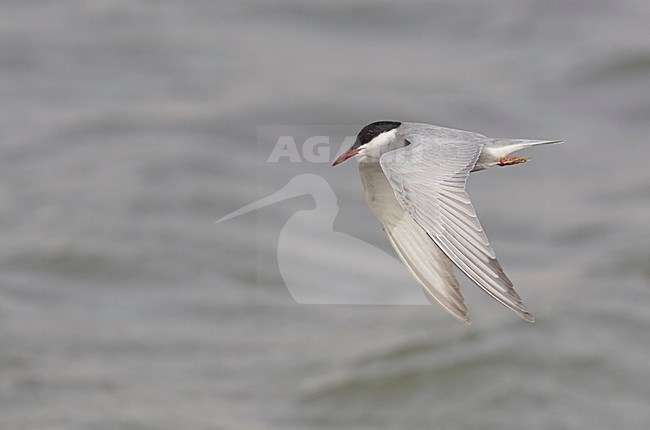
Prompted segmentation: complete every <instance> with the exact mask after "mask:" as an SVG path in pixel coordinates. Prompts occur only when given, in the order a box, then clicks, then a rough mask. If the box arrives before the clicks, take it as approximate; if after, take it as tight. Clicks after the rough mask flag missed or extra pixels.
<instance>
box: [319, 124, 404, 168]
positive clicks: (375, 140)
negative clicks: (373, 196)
mask: <svg viewBox="0 0 650 430" xmlns="http://www.w3.org/2000/svg"><path fill="white" fill-rule="evenodd" d="M400 125H402V123H401V122H398V121H377V122H373V123H371V124H368V125H367V126H365V127H363V128H362V129H361V131H360V132H359V134H358V135H357V140H356V141H355V142H354V145H352V147H350V149H348V150H347V151H345V152H344V153H343V154H342V155H341V156H340V157H339V158H337V159H336V161H334V164H332V167H334V166H336V165H337V164H341V163H342V162H344V161H345V160H347V159H348V158H352V157H354V156H355V155H362V156H363V155H367V156H374V157H376V158H379V156H380V155H381V154H383V153H384V152H386V149H387V148H388V146H389V145H390V144H391V143H392V142H393V141H394V138H395V134H396V133H397V127H399V126H400Z"/></svg>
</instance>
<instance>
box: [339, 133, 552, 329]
mask: <svg viewBox="0 0 650 430" xmlns="http://www.w3.org/2000/svg"><path fill="white" fill-rule="evenodd" d="M546 143H559V141H541V140H522V139H491V138H488V137H485V136H483V135H481V134H478V133H473V132H469V131H461V130H454V129H450V128H444V127H438V126H434V125H430V124H420V123H406V122H404V123H400V122H396V121H380V122H375V123H372V124H369V125H367V126H366V127H364V128H363V129H362V130H361V132H360V133H359V135H358V137H357V141H356V142H355V144H354V145H353V146H352V148H350V149H349V150H348V151H347V152H346V153H344V154H343V155H342V156H341V157H339V158H338V159H337V160H336V161H335V162H334V165H337V164H339V163H341V162H343V161H345V160H346V159H348V158H350V157H353V156H359V157H360V164H359V172H360V175H361V181H362V182H363V186H364V189H365V197H366V202H367V203H368V206H369V207H370V210H371V212H372V214H373V215H374V217H375V219H376V220H377V221H378V223H379V224H380V226H381V227H382V228H383V230H384V231H385V232H386V234H387V236H388V239H389V241H390V243H391V245H392V246H393V247H394V248H395V251H396V252H397V255H398V256H399V257H400V259H401V260H402V262H403V263H404V264H405V265H406V267H407V268H408V270H409V272H410V273H411V275H412V276H413V277H414V278H415V279H416V280H417V281H418V283H419V284H420V285H421V286H422V288H423V289H424V291H425V293H426V294H427V296H428V297H430V298H433V299H435V300H436V301H437V302H438V303H440V304H441V305H442V306H443V307H444V308H445V309H446V310H447V312H449V313H450V314H451V315H453V316H454V317H455V318H457V319H458V320H460V321H461V322H464V323H467V324H468V323H469V316H468V313H467V308H466V306H465V304H464V301H463V296H462V295H461V293H460V289H459V285H458V280H457V279H456V277H455V275H454V273H453V266H454V265H456V266H457V267H458V268H459V269H460V270H462V271H463V272H464V273H465V274H466V275H467V276H468V277H469V278H470V279H471V280H472V281H474V282H475V283H476V284H477V285H478V286H480V287H481V288H482V289H483V290H484V291H486V292H487V293H488V294H489V295H490V296H492V297H493V298H494V299H496V300H497V301H499V302H500V303H502V304H503V305H504V306H506V307H508V308H509V309H511V310H513V311H514V312H515V313H517V314H518V315H519V316H520V317H522V318H523V319H525V320H527V321H531V322H532V321H533V320H534V319H533V316H532V315H531V314H530V313H529V312H528V310H527V309H526V307H525V306H524V304H523V303H522V301H521V298H520V297H519V295H518V294H517V293H516V291H515V290H514V288H513V286H512V282H511V281H510V280H509V279H508V277H507V276H506V275H505V273H504V271H503V269H502V268H501V265H500V264H499V262H498V261H497V258H496V255H495V253H494V251H493V250H492V248H491V247H490V244H489V242H488V239H487V237H486V235H485V233H484V231H483V228H482V227H481V225H480V223H479V221H478V218H477V216H476V212H475V211H474V208H473V207H472V204H471V202H470V200H469V197H468V195H467V193H466V192H465V182H466V180H467V177H468V176H469V173H470V172H474V171H479V170H484V169H487V168H489V167H492V166H496V165H501V166H506V165H511V164H519V163H522V162H525V161H527V160H528V159H527V158H522V157H508V155H509V154H510V153H512V152H514V151H517V150H520V149H522V148H526V147H529V146H534V145H541V144H546Z"/></svg>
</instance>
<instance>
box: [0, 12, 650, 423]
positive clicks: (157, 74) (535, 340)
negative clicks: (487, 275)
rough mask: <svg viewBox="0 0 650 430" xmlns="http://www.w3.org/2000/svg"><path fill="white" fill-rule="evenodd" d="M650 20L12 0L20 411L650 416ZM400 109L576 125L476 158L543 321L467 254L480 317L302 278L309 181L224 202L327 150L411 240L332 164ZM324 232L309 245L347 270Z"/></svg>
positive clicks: (496, 130) (64, 415) (7, 310)
mask: <svg viewBox="0 0 650 430" xmlns="http://www.w3.org/2000/svg"><path fill="white" fill-rule="evenodd" d="M648 22H650V5H649V4H648V2H646V1H641V0H638V1H634V0H629V1H616V2H614V1H609V2H608V1H586V0H576V1H570V2H569V1H567V2H565V1H550V2H539V1H519V0H517V1H515V0H502V1H495V2H482V1H477V0H471V1H465V2H458V1H451V0H448V1H436V2H428V1H423V0H409V1H403V2H395V1H379V2H364V1H354V2H350V1H342V0H341V1H339V0H336V1H307V0H294V1H273V2H270V1H262V0H251V1H218V2H217V1H201V0H191V1H184V2H178V1H157V2H153V1H145V0H137V1H133V0H86V1H81V0H77V1H73V0H64V1H57V2H53V1H43V0H40V1H39V0H33V1H5V2H1V3H0V226H1V240H0V428H2V429H118V428H119V429H341V428H345V429H396V428H409V429H425V428H426V429H432V428H433V429H450V428H453V429H456V428H458V429H521V428H524V429H585V428H589V429H612V428H616V429H618V430H623V429H641V428H647V427H648V425H649V424H650V409H649V408H648V404H650V360H649V359H648V357H650V228H649V221H648V220H650V169H649V168H648V161H649V160H650V141H649V136H650V97H648V94H649V93H648V90H649V89H650V29H649V27H648V25H647V23H648ZM380 119H398V120H400V119H401V120H409V121H423V122H430V123H435V124H438V125H444V126H448V127H453V128H460V129H466V130H473V131H478V132H481V133H483V134H486V135H489V136H493V137H518V138H534V139H564V140H566V141H567V143H565V144H563V145H560V146H549V147H538V148H534V149H531V150H530V151H526V155H529V156H531V157H532V160H531V162H529V163H527V164H525V165H520V166H514V167H510V168H503V169H501V168H499V169H496V168H495V169H491V170H490V171H487V172H481V173H477V174H473V175H472V176H471V177H470V180H469V183H468V187H469V192H470V195H471V197H472V199H473V202H474V205H475V207H476V209H477V212H478V214H479V216H480V218H481V221H482V224H483V226H484V227H485V229H486V231H487V234H488V236H489V237H490V240H491V243H492V246H493V248H494V249H495V250H496V251H497V253H498V255H499V259H500V261H501V263H502V264H503V266H504V268H505V270H506V272H507V273H508V274H509V276H510V278H511V279H512V280H513V281H514V283H515V286H516V288H517V290H518V291H519V293H520V294H521V295H522V296H523V298H524V300H525V302H526V303H527V305H528V306H529V308H530V309H531V311H532V312H533V314H534V315H535V316H536V317H537V322H536V323H534V324H532V325H531V324H528V323H526V322H524V321H521V320H519V319H518V318H516V316H514V315H513V314H511V313H510V312H509V311H508V310H507V309H505V308H503V307H502V306H500V305H499V304H498V303H496V302H494V301H492V300H491V299H490V298H489V297H488V296H487V295H485V294H483V293H482V292H480V291H479V289H478V288H476V287H475V286H474V285H472V284H471V283H470V282H468V281H467V280H465V279H463V280H462V281H461V282H462V287H463V292H464V295H465V297H466V301H467V303H468V306H469V308H470V315H471V316H472V320H473V325H471V326H469V327H465V326H462V325H460V324H459V323H457V322H456V321H454V320H453V319H452V318H451V317H449V316H447V315H446V314H445V312H444V310H443V309H441V308H440V307H438V306H346V305H337V306H334V305H313V306H310V305H298V304H295V303H292V301H291V297H290V296H289V295H288V293H287V290H286V288H285V287H284V284H283V281H282V278H281V276H280V272H279V268H278V260H277V258H278V257H277V251H278V250H277V247H278V236H279V234H280V233H279V232H280V230H281V228H282V226H283V224H284V223H285V222H286V221H287V220H288V219H289V218H290V217H292V216H293V215H294V214H295V213H296V212H297V211H305V210H312V209H313V208H314V200H313V198H312V197H310V196H298V197H296V198H294V199H291V200H288V201H286V202H282V203H278V204H275V205H272V206H269V207H267V208H263V209H260V210H259V211H257V213H250V214H247V215H244V216H242V217H239V218H236V219H232V220H229V221H228V222H227V223H220V224H214V221H215V220H217V219H219V218H221V217H222V216H224V215H226V214H228V213H230V212H232V211H234V210H236V209H238V208H239V207H241V206H244V205H246V204H248V203H250V202H252V201H254V200H256V199H257V198H259V197H262V196H266V195H268V194H271V193H273V192H275V191H277V190H278V189H280V188H281V187H282V186H283V185H284V184H286V182H287V181H288V180H289V179H291V177H293V176H294V175H295V174H297V173H298V172H302V173H305V172H309V173H314V174H318V175H320V176H322V177H323V178H324V179H325V180H326V181H327V182H328V183H329V184H330V186H331V187H332V190H334V192H335V193H336V196H337V200H338V205H339V211H338V214H337V217H336V220H335V221H334V225H333V229H334V230H335V231H337V232H342V233H346V234H348V235H351V236H354V237H356V238H358V239H360V240H363V241H365V242H367V243H369V244H373V245H375V246H377V247H379V248H381V249H383V250H386V251H388V252H390V248H389V246H388V245H387V243H386V240H385V238H384V236H383V233H382V232H381V230H380V228H379V227H378V226H377V225H376V223H375V222H374V220H373V219H372V217H371V215H370V213H369V211H368V209H367V208H366V206H365V203H364V201H363V191H362V187H361V184H360V181H359V178H358V174H357V172H356V167H355V163H354V162H353V161H351V162H348V163H346V164H344V165H341V166H338V167H337V168H336V169H330V167H329V166H330V164H331V160H332V159H333V157H334V155H335V154H334V152H335V151H337V150H338V149H339V146H340V144H341V142H342V141H343V139H344V137H345V136H348V135H355V134H356V133H357V131H358V130H359V128H360V127H361V126H363V125H364V124H366V123H369V122H371V121H374V120H380ZM266 127H281V130H283V132H284V133H286V134H289V135H290V134H292V133H295V134H296V135H301V133H302V134H305V133H306V131H305V130H323V129H326V130H336V132H333V134H332V140H331V148H330V149H331V152H332V153H331V157H330V162H329V163H328V162H308V161H306V160H304V159H303V158H302V157H303V155H304V154H302V155H301V159H300V161H302V162H300V163H289V162H285V163H277V164H273V163H268V162H267V160H268V157H269V154H270V152H271V150H272V145H273V139H270V138H269V136H268V135H267V134H265V132H264V130H267V129H268V128H266ZM318 231H322V230H320V229H316V228H315V229H314V232H318ZM325 239H326V237H324V234H323V237H322V240H323V241H324V240H325ZM319 242H320V240H319V236H318V234H317V233H314V235H313V236H310V240H309V241H306V245H305V246H304V247H301V248H300V249H296V251H295V252H296V254H301V255H303V256H304V255H312V254H313V255H318V258H316V257H314V258H313V259H312V260H311V262H309V263H305V264H306V265H307V267H305V270H307V271H309V270H314V273H319V274H322V273H326V274H329V276H319V277H318V278H319V279H315V280H314V282H318V283H319V285H322V286H323V288H327V287H328V285H331V286H335V285H336V283H337V280H340V279H343V278H344V277H345V276H346V270H347V269H346V267H347V266H345V265H341V264H340V258H339V257H340V255H331V256H330V255H328V254H327V253H318V252H317V249H318V247H319ZM346 257H347V258H348V259H349V261H351V262H354V263H356V262H363V264H364V265H367V268H368V273H369V277H370V276H371V274H370V273H371V272H372V262H367V261H366V260H364V256H363V255H348V256H346ZM359 264H361V263H359ZM372 279H373V282H381V281H377V280H376V278H372ZM404 279H406V282H409V281H410V280H409V278H408V277H406V278H404ZM372 287H373V285H371V283H370V282H369V285H368V288H369V289H372ZM384 287H385V286H384ZM395 288H400V285H395Z"/></svg>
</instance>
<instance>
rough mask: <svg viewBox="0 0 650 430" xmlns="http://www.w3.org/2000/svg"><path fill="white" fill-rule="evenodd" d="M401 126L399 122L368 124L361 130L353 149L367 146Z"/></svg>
mask: <svg viewBox="0 0 650 430" xmlns="http://www.w3.org/2000/svg"><path fill="white" fill-rule="evenodd" d="M400 125H402V123H401V122H398V121H377V122H373V123H371V124H368V125H367V126H365V127H363V128H362V129H361V131H360V132H359V134H358V135H357V140H356V142H354V145H352V148H358V147H360V146H361V145H365V144H366V143H368V142H370V141H371V140H372V139H374V138H375V137H377V136H379V135H380V134H382V133H384V132H386V131H390V130H392V129H394V128H397V127H399V126H400Z"/></svg>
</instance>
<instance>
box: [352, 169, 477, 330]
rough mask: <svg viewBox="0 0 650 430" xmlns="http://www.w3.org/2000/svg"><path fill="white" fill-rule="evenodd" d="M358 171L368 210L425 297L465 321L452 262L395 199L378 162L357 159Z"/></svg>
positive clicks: (463, 306) (461, 299)
mask: <svg viewBox="0 0 650 430" xmlns="http://www.w3.org/2000/svg"><path fill="white" fill-rule="evenodd" d="M359 172H360V174H361V181H362V182H363V185H364V188H365V192H366V201H367V202H368V206H369V207H370V210H371V212H372V214H373V215H374V217H375V219H377V222H379V224H380V225H381V227H382V228H383V229H384V231H385V232H386V234H387V235H388V239H389V240H390V243H391V245H393V248H395V251H396V252H397V255H398V256H399V258H400V259H401V260H402V262H403V263H404V264H405V265H406V267H407V268H408V270H409V272H410V273H411V275H413V277H414V278H415V279H416V280H417V281H418V283H419V284H420V286H422V288H423V289H424V291H425V293H426V296H427V298H429V299H431V298H433V299H435V300H436V301H437V302H438V303H440V304H441V305H442V307H444V308H445V310H447V312H449V313H450V314H451V315H453V316H454V317H455V318H456V319H458V320H459V321H461V322H463V323H465V324H469V323H470V321H469V316H468V315H467V307H466V306H465V303H464V301H463V296H462V295H461V293H460V287H459V285H458V280H457V279H456V277H455V276H454V271H453V265H452V262H451V261H450V260H449V258H448V257H447V256H446V255H445V254H444V253H443V252H442V251H441V250H440V248H438V247H437V246H436V244H435V243H433V241H432V240H431V238H430V237H429V236H428V235H427V233H426V232H425V231H424V230H423V229H422V227H420V226H419V225H418V224H417V223H416V222H415V220H413V218H412V217H411V216H409V215H408V214H407V213H406V212H405V211H404V209H403V208H402V206H401V205H400V204H399V203H398V201H397V200H396V198H395V193H393V189H392V187H391V185H390V184H389V182H388V180H387V179H386V175H384V172H383V171H382V169H381V167H380V166H379V164H378V163H361V164H360V165H359Z"/></svg>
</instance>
